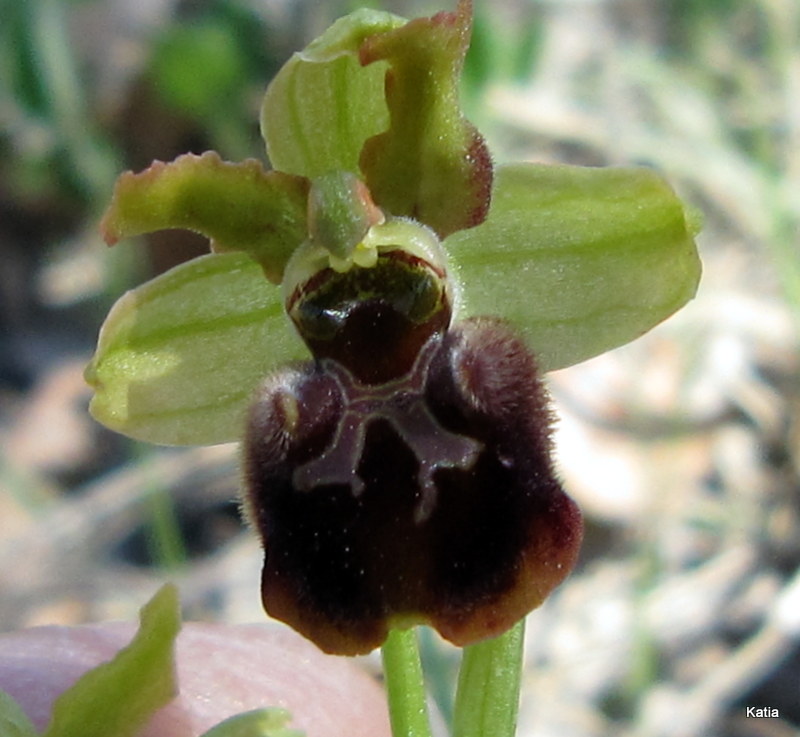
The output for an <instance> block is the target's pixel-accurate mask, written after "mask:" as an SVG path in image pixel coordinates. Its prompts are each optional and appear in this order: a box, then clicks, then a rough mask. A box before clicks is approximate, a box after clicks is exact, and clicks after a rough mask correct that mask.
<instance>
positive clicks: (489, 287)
mask: <svg viewBox="0 0 800 737" xmlns="http://www.w3.org/2000/svg"><path fill="white" fill-rule="evenodd" d="M445 246H446V248H447V250H448V253H449V255H450V259H451V262H452V264H453V265H454V266H455V268H456V271H457V274H458V277H459V280H460V282H461V284H462V286H463V295H462V297H463V304H462V305H461V307H460V312H459V313H458V314H459V316H460V317H463V316H468V315H481V314H486V315H499V316H501V317H505V318H507V319H509V320H511V321H512V322H514V323H515V324H516V325H517V326H518V327H519V328H520V329H521V330H522V332H523V333H524V335H525V337H526V339H527V341H528V343H529V345H530V346H531V348H532V349H533V350H534V352H535V353H536V354H537V357H538V361H539V364H540V366H541V368H542V369H543V370H552V369H557V368H562V367H564V366H569V365H571V364H574V363H578V362H579V361H583V360H585V359H587V358H590V357H592V356H595V355H598V354H600V353H603V352H604V351H607V350H609V349H611V348H615V347H616V346H619V345H622V344H623V343H627V342H628V341H630V340H633V339H634V338H637V337H638V336H640V335H641V334H642V333H644V332H646V331H647V330H649V329H650V328H652V327H653V326H654V325H656V324H657V323H659V322H661V321H662V320H664V319H665V318H667V317H669V315H671V314H672V313H673V312H675V311H676V310H677V309H679V308H680V307H681V306H682V305H684V304H685V303H686V302H687V301H688V300H689V299H691V298H692V297H693V296H694V293H695V291H696V289H697V284H698V281H699V279H700V271H701V265H700V260H699V258H698V255H697V251H696V247H695V244H694V241H693V239H692V233H691V232H690V230H689V226H688V225H687V216H686V212H685V210H684V208H683V205H682V203H681V201H680V200H679V199H678V198H677V197H676V195H675V194H674V192H673V191H672V189H671V188H670V187H669V185H668V184H667V183H666V182H665V181H664V180H663V179H661V177H659V176H658V175H657V174H656V173H654V172H652V171H650V170H648V169H616V168H604V169H592V168H585V167H573V166H547V165H538V164H518V165H512V166H506V167H501V168H499V169H498V171H497V180H496V184H495V189H494V193H493V198H492V208H491V211H490V213H489V217H488V219H487V220H486V222H484V223H483V224H482V225H479V226H478V227H476V228H473V229H471V230H465V231H460V232H458V233H454V234H453V235H452V236H450V237H449V238H448V239H447V240H446V242H445Z"/></svg>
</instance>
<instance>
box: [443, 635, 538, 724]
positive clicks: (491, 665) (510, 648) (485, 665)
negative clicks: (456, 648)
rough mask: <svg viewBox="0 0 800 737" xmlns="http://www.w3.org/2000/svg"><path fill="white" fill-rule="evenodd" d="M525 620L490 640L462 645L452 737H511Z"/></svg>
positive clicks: (520, 670) (520, 667)
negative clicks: (462, 653)
mask: <svg viewBox="0 0 800 737" xmlns="http://www.w3.org/2000/svg"><path fill="white" fill-rule="evenodd" d="M524 638H525V620H524V619H523V620H520V621H519V622H517V624H515V625H514V626H513V627H512V628H511V629H510V630H509V631H508V632H506V633H505V634H503V635H500V637H496V638H494V639H493V640H487V641H486V642H479V643H478V644H477V645H470V646H469V647H465V648H464V657H463V660H462V662H461V671H460V672H459V675H458V692H457V693H456V706H455V716H454V718H453V737H514V732H515V731H516V728H517V711H518V710H519V686H520V676H521V672H522V645H523V641H524Z"/></svg>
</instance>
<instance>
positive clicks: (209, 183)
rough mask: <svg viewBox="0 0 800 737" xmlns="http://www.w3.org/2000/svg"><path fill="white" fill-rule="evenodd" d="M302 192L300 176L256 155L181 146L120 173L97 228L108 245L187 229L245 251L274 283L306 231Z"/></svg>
mask: <svg viewBox="0 0 800 737" xmlns="http://www.w3.org/2000/svg"><path fill="white" fill-rule="evenodd" d="M307 198H308V182H307V181H306V180H305V179H303V178H302V177H294V176H291V175H289V174H283V173H281V172H275V171H269V172H268V171H264V168H263V167H262V165H261V163H260V162H258V161H256V160H255V159H248V160H247V161H243V162H242V163H240V164H231V163H229V162H226V161H222V159H220V157H219V155H218V154H216V153H215V152H213V151H207V152H206V153H204V154H203V155H202V156H196V155H194V154H185V155H183V156H179V157H178V158H177V159H175V161H172V162H170V163H169V164H165V163H163V162H161V161H157V162H155V163H154V164H153V165H152V166H150V168H148V169H146V170H145V171H143V172H141V173H139V174H134V173H133V172H126V173H125V174H123V175H122V176H120V177H119V179H118V180H117V184H116V187H115V189H114V198H113V200H112V202H111V206H110V207H109V208H108V210H107V212H106V214H105V216H104V218H103V222H102V224H101V228H102V230H103V233H104V235H105V238H106V240H107V241H108V243H109V244H112V245H113V244H114V243H116V242H117V241H118V240H120V239H122V238H128V237H130V236H134V235H140V234H142V233H150V232H152V231H154V230H164V229H167V228H184V229H186V230H194V231H196V232H198V233H202V234H203V235H205V236H207V237H208V238H210V239H211V241H212V242H211V247H212V249H213V250H215V251H219V252H224V251H244V252H246V253H248V254H249V255H250V256H252V257H253V258H254V259H255V260H256V261H258V262H259V263H260V264H261V266H262V267H263V269H264V273H265V274H266V275H267V277H268V278H269V279H270V280H271V281H273V282H275V283H278V282H280V280H281V276H282V274H283V268H284V266H285V265H286V262H287V261H288V260H289V256H291V254H292V252H293V251H294V249H295V248H297V246H299V245H300V244H301V243H302V242H303V241H304V240H305V238H306V230H307V228H306V206H307Z"/></svg>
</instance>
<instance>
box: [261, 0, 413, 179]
mask: <svg viewBox="0 0 800 737" xmlns="http://www.w3.org/2000/svg"><path fill="white" fill-rule="evenodd" d="M405 22H406V21H405V20H404V19H403V18H399V17H397V16H396V15H391V14H390V13H384V12H380V11H376V10H367V9H362V10H358V11H356V12H355V13H351V14H350V15H347V16H345V17H344V18H340V19H339V20H338V21H336V23H334V24H333V25H332V26H331V27H330V28H329V29H328V30H327V31H325V33H323V34H322V35H321V36H320V37H319V38H317V39H316V40H315V41H313V42H312V43H311V44H309V45H308V46H307V47H306V48H305V49H304V50H303V51H301V52H298V53H296V54H294V55H293V56H292V58H291V59H289V61H288V62H287V63H286V64H284V66H283V67H282V68H281V70H280V71H279V72H278V74H277V75H276V76H275V79H273V81H272V83H271V84H270V85H269V87H268V88H267V93H266V95H265V97H264V103H263V107H262V110H261V132H262V134H263V136H264V140H265V141H266V144H267V153H268V154H269V158H270V161H271V162H272V166H273V167H274V168H275V169H279V170H280V171H284V172H289V173H291V174H300V175H302V176H305V177H309V178H315V177H318V176H321V175H323V174H327V173H328V172H330V171H334V170H337V169H341V170H344V171H350V172H353V173H357V172H358V171H359V168H358V157H359V154H360V153H361V148H362V147H363V145H364V141H366V140H367V138H369V137H371V136H374V135H375V134H377V133H380V132H381V131H383V130H386V128H387V126H388V124H389V113H388V110H387V108H386V101H385V100H384V92H383V84H384V75H385V72H386V68H387V65H386V64H385V63H383V64H372V65H370V66H368V67H363V66H361V64H360V63H359V59H358V49H359V47H360V46H361V44H362V42H363V41H364V39H365V38H366V37H367V36H370V35H372V34H375V33H382V32H384V31H388V30H391V29H392V28H397V27H399V26H401V25H403V24H404V23H405Z"/></svg>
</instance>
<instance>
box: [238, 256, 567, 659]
mask: <svg viewBox="0 0 800 737" xmlns="http://www.w3.org/2000/svg"><path fill="white" fill-rule="evenodd" d="M382 259H383V262H382ZM444 284H445V280H444V271H443V269H440V268H439V267H437V266H436V265H432V264H428V263H425V262H424V259H423V260H421V261H420V260H419V259H416V257H415V258H409V257H408V256H407V255H404V254H403V253H402V251H400V250H389V251H387V252H386V253H383V254H382V255H381V257H380V258H379V259H378V266H377V267H372V268H358V267H355V268H353V269H351V270H349V271H347V272H345V273H343V274H337V273H334V272H333V271H331V270H328V273H322V275H315V276H312V277H311V278H310V279H309V280H307V281H306V282H305V283H303V284H301V285H299V286H298V287H297V288H295V289H293V290H292V291H291V292H290V295H289V299H288V304H287V308H288V311H289V313H290V316H291V317H292V319H293V320H294V322H295V324H296V325H297V326H298V328H299V330H300V332H301V335H303V337H304V339H305V340H306V342H307V344H308V345H309V347H310V348H311V349H312V352H313V353H314V355H315V358H316V359H317V360H316V361H314V362H308V363H305V364H301V365H298V366H295V367H291V368H286V369H284V370H283V371H280V372H278V373H276V374H274V375H272V376H270V377H268V378H267V379H266V381H265V382H264V384H263V385H262V386H261V388H260V389H259V391H258V393H257V395H256V397H255V399H254V402H253V404H252V406H251V411H250V415H249V420H248V428H247V434H246V442H245V472H246V478H247V485H248V495H247V507H248V511H249V513H250V517H251V519H252V521H253V523H254V524H255V526H256V527H257V528H258V530H259V532H260V534H261V536H262V539H263V541H264V546H265V563H264V569H263V577H262V596H263V601H264V606H265V608H266V610H267V612H268V613H270V614H271V615H272V616H274V617H275V618H277V619H280V620H282V621H285V622H287V623H288V624H290V625H291V626H292V627H294V628H295V629H296V630H298V631H299V632H301V633H302V634H303V635H305V636H306V637H308V638H309V639H311V640H313V641H314V642H315V643H316V644H317V645H318V646H319V647H321V648H322V649H323V650H325V651H327V652H331V653H339V654H348V655H353V654H358V653H365V652H369V651H370V650H372V649H373V648H375V647H377V646H379V645H381V644H382V643H383V641H384V639H385V638H386V635H387V633H388V630H389V628H390V627H394V626H407V625H409V624H414V623H427V624H430V625H431V626H433V627H435V628H436V629H437V630H438V631H439V632H440V633H441V634H442V635H443V636H444V637H445V638H447V639H448V640H450V641H452V642H453V643H455V644H457V645H466V644H469V643H472V642H476V641H478V640H481V639H485V638H488V637H492V636H495V635H499V634H501V633H502V632H503V631H505V630H506V629H508V628H509V627H511V626H512V625H513V624H514V623H515V622H516V621H517V620H519V619H520V618H521V617H522V616H524V615H525V614H526V613H528V612H529V611H530V610H531V609H533V608H535V607H536V606H538V605H539V604H541V602H542V601H543V600H544V598H545V597H546V596H547V595H548V594H549V593H550V591H551V590H552V589H553V588H554V587H555V586H557V585H558V584H559V583H560V582H561V581H562V580H563V578H564V577H565V576H566V575H567V573H568V572H569V570H570V569H571V568H572V566H573V564H574V562H575V558H576V556H577V551H578V547H579V545H580V539H581V533H582V523H581V518H580V513H579V512H578V510H577V507H576V506H575V504H574V503H573V502H572V500H570V499H569V497H567V496H566V494H565V493H564V492H563V490H562V489H561V486H560V484H559V483H558V481H557V479H556V477H555V474H554V471H553V467H552V462H551V458H550V450H551V448H550V425H551V422H550V413H549V409H548V406H547V397H546V393H545V390H544V388H543V386H542V384H541V382H540V380H539V378H538V376H537V372H536V366H535V362H534V359H533V357H532V356H531V354H530V353H529V351H528V350H527V349H526V347H525V345H524V344H523V343H522V341H521V340H520V339H519V338H518V337H516V335H515V334H514V333H513V331H512V330H511V329H510V328H509V327H508V326H507V325H506V324H505V323H504V322H502V321H500V320H496V319H492V318H474V319H470V320H467V321H464V322H462V323H460V324H456V325H455V326H453V327H449V319H450V304H449V299H448V296H447V291H446V289H445V288H444Z"/></svg>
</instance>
